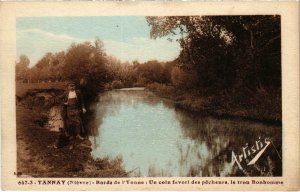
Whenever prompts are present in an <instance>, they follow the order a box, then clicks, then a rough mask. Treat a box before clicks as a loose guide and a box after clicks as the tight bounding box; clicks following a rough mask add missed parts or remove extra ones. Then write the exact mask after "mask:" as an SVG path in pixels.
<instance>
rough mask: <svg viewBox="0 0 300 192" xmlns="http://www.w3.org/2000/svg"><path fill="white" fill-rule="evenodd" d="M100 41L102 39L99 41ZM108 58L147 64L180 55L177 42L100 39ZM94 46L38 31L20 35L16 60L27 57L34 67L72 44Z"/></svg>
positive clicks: (28, 31)
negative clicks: (112, 56)
mask: <svg viewBox="0 0 300 192" xmlns="http://www.w3.org/2000/svg"><path fill="white" fill-rule="evenodd" d="M99 38H100V39H101V37H99ZM101 40H102V41H103V42H104V49H105V51H106V53H107V54H108V55H114V56H115V57H117V58H118V59H120V60H121V61H123V62H125V61H129V62H131V61H134V60H138V61H139V62H145V61H148V60H154V59H156V60H159V61H168V60H173V59H175V58H176V57H177V56H178V55H179V52H180V46H179V43H177V42H170V41H168V40H167V39H166V38H161V39H156V40H154V39H150V38H144V37H140V38H138V37H135V38H132V39H130V40H128V41H126V42H122V41H114V40H109V39H101ZM85 41H91V42H93V41H94V39H80V38H75V37H72V36H70V35H67V34H55V33H50V32H47V31H43V30H41V29H38V28H31V29H24V30H18V31H17V56H18V57H19V56H20V55H21V54H25V55H27V56H28V57H29V59H30V66H33V65H35V64H36V63H37V61H38V60H40V59H41V58H42V57H43V56H44V55H45V54H46V53H48V52H52V53H55V52H59V51H66V50H67V49H68V48H69V47H70V45H71V44H72V43H82V42H85Z"/></svg>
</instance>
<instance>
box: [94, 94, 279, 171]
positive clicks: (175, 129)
mask: <svg viewBox="0 0 300 192" xmlns="http://www.w3.org/2000/svg"><path fill="white" fill-rule="evenodd" d="M95 122H96V123H95V125H96V127H95V128H94V132H93V136H91V137H90V140H91V141H92V148H93V150H92V156H93V157H94V158H106V157H108V158H109V159H121V160H122V162H123V166H124V168H125V170H126V171H127V172H130V176H235V175H239V174H241V173H239V170H238V168H237V166H236V165H232V164H231V163H230V161H231V154H232V150H234V151H235V152H236V153H239V151H241V149H242V147H243V146H245V145H246V144H248V145H249V146H251V145H252V144H254V143H255V141H256V140H258V138H259V137H260V138H265V137H271V138H273V143H274V146H280V145H281V127H280V126H274V125H273V126H268V125H264V124H261V123H253V122H247V121H237V120H235V121H234V120H220V119H215V118H213V117H207V116H206V117H203V116H200V115H195V114H193V113H188V112H186V111H183V110H180V109H177V108H176V107H175V106H174V103H173V102H171V101H168V100H165V99H162V98H160V97H158V96H155V95H154V94H152V93H151V92H149V91H146V90H143V89H139V90H130V89H129V90H128V89H127V90H113V91H109V92H106V93H104V94H102V95H101V96H100V100H99V102H98V103H97V105H96V106H95ZM269 148H271V147H269ZM268 158H269V157H268ZM269 160H270V158H269ZM269 160H268V161H269ZM270 162H271V163H273V164H271V165H272V166H273V167H271V168H272V171H273V172H275V174H276V172H277V174H281V167H278V162H272V159H271V160H270ZM270 162H269V164H270ZM276 166H277V167H276ZM280 166H281V165H280ZM269 167H270V166H269ZM274 167H275V168H274ZM271 168H270V169H271ZM257 174H258V175H259V173H257ZM254 175H255V174H254Z"/></svg>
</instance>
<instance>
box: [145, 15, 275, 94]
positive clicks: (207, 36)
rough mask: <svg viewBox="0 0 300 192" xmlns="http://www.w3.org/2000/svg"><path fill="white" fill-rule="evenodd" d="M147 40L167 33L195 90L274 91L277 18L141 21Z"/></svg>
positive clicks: (233, 17)
mask: <svg viewBox="0 0 300 192" xmlns="http://www.w3.org/2000/svg"><path fill="white" fill-rule="evenodd" d="M147 21H148V24H149V25H150V26H151V32H150V35H151V37H152V38H157V37H162V36H167V35H173V34H176V32H178V31H179V33H180V34H181V36H180V37H179V38H178V39H176V40H177V41H178V42H179V43H180V45H181V48H182V51H181V53H180V56H179V58H178V61H179V62H180V65H179V66H181V68H183V69H184V70H185V71H187V72H188V71H196V72H197V74H198V78H199V84H198V87H199V88H203V87H204V88H205V87H215V88H218V90H220V89H222V88H223V89H224V88H230V87H233V86H235V87H242V86H246V87H249V88H255V87H257V86H260V85H265V86H275V87H280V80H281V76H280V71H281V70H280V60H281V58H280V53H281V52H280V39H281V36H280V16H277V15H275V16H273V15H272V16H186V17H180V16H178V17H147Z"/></svg>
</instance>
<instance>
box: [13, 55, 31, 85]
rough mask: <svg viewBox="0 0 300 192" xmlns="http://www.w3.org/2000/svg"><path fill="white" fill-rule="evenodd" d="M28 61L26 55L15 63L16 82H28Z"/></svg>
mask: <svg viewBox="0 0 300 192" xmlns="http://www.w3.org/2000/svg"><path fill="white" fill-rule="evenodd" d="M29 64H30V60H29V58H28V57H27V56H26V55H21V56H20V57H19V61H18V62H16V80H28V70H29Z"/></svg>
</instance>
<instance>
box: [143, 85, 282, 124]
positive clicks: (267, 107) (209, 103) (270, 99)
mask: <svg viewBox="0 0 300 192" xmlns="http://www.w3.org/2000/svg"><path fill="white" fill-rule="evenodd" d="M146 89H148V90H150V91H152V92H154V93H155V94H157V95H159V96H161V97H164V98H168V99H171V100H173V101H174V102H175V103H176V106H177V107H179V108H182V109H185V110H188V111H192V112H195V113H201V114H206V115H213V116H215V117H220V118H239V119H245V120H254V121H262V122H265V123H272V124H281V118H282V117H281V92H279V91H277V92H276V91H271V90H266V89H263V88H257V89H256V90H255V91H252V90H247V89H243V90H238V89H231V90H224V91H220V92H216V93H214V94H206V93H207V92H209V90H208V91H206V90H202V91H201V92H199V91H195V90H191V89H186V90H184V89H177V88H176V87H175V86H173V85H165V84H159V83H152V84H148V85H147V86H146Z"/></svg>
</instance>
